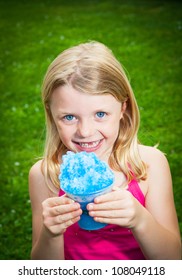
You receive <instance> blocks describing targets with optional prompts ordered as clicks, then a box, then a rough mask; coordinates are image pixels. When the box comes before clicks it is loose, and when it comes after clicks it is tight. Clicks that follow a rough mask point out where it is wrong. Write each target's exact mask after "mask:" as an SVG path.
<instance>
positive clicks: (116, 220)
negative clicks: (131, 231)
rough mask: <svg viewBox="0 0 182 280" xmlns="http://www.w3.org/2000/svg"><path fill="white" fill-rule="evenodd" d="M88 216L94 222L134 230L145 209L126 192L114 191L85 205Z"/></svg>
mask: <svg viewBox="0 0 182 280" xmlns="http://www.w3.org/2000/svg"><path fill="white" fill-rule="evenodd" d="M87 210H88V211H89V215H90V216H92V217H93V218H94V220H95V221H97V222H100V223H106V224H115V225H119V226H122V227H127V228H135V227H136V226H138V225H139V224H140V221H142V213H143V212H145V208H144V207H143V206H142V205H141V204H140V203H139V201H138V200H137V199H136V198H135V197H134V196H133V195H132V194H131V193H130V192H129V191H127V190H121V189H119V190H114V191H112V192H110V193H107V194H104V195H101V196H99V197H97V198H95V200H94V203H89V204H88V205H87Z"/></svg>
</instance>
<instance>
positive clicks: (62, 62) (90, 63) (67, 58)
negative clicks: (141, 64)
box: [42, 41, 146, 188]
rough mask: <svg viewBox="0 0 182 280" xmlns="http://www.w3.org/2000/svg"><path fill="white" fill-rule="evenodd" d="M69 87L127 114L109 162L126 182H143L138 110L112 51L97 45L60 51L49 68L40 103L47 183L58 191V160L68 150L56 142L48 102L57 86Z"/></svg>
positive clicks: (125, 77) (96, 43)
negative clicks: (110, 99)
mask: <svg viewBox="0 0 182 280" xmlns="http://www.w3.org/2000/svg"><path fill="white" fill-rule="evenodd" d="M66 84H71V86H72V87H73V88H74V89H76V90H78V91H80V92H82V93H85V94H91V95H102V94H111V95H112V96H114V97H115V98H116V99H117V100H118V101H119V102H121V104H123V103H124V102H125V103H126V105H127V107H126V111H125V113H124V115H123V118H122V119H121V121H120V129H119V134H118V137H117V139H116V142H115V144H114V147H113V150H112V153H111V155H110V158H109V165H110V167H111V168H113V170H116V171H122V172H123V173H124V174H125V175H126V177H127V179H128V181H130V180H131V179H132V177H133V174H135V177H136V179H137V180H140V179H143V180H144V179H146V165H145V164H144V163H143V162H142V160H141V158H140V156H139V152H138V139H137V133H138V128H139V122H140V117H139V110H138V106H137V103H136V100H135V96H134V94H133V91H132V88H131V85H130V83H129V81H128V78H127V76H126V74H125V71H124V69H123V67H122V66H121V64H120V63H119V61H118V60H117V59H116V58H115V56H114V55H113V53H112V51H111V50H110V49H108V48H107V47H106V46H105V45H104V44H102V43H99V42H95V41H94V42H88V43H83V44H80V45H77V46H74V47H71V48H69V49H67V50H65V51H63V52H62V53H61V54H60V55H58V56H57V58H55V60H54V61H53V62H52V63H51V64H50V66H49V67H48V70H47V73H46V75H45V77H44V81H43V86H42V99H43V103H44V107H45V116H46V125H47V127H46V132H47V134H46V142H45V150H44V161H43V172H44V176H45V180H46V182H51V183H52V184H53V185H54V186H55V187H57V188H59V181H58V174H59V165H60V161H59V159H60V158H61V156H62V155H63V154H64V153H66V151H67V148H66V147H65V146H64V144H63V143H62V141H61V139H60V138H59V135H58V132H57V128H56V125H55V123H54V120H53V117H52V114H51V110H50V100H51V96H52V93H53V91H54V90H55V89H56V88H57V87H60V86H63V85H66Z"/></svg>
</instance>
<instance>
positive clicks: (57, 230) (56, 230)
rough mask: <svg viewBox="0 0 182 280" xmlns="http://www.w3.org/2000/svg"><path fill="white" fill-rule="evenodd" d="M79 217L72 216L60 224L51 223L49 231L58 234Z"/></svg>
mask: <svg viewBox="0 0 182 280" xmlns="http://www.w3.org/2000/svg"><path fill="white" fill-rule="evenodd" d="M79 219H80V217H79V216H78V217H76V218H73V219H71V220H69V221H66V222H65V223H62V224H57V225H53V226H51V227H50V229H49V230H50V231H51V232H52V233H53V234H54V235H59V234H60V233H64V232H65V231H66V229H67V228H68V227H69V226H71V225H73V224H74V223H76V222H78V221H79Z"/></svg>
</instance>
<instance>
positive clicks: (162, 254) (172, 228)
mask: <svg viewBox="0 0 182 280" xmlns="http://www.w3.org/2000/svg"><path fill="white" fill-rule="evenodd" d="M148 157H149V173H148V184H149V186H148V192H147V195H146V210H143V211H142V214H141V217H142V218H141V219H140V222H139V223H138V224H137V225H136V226H135V227H134V228H133V233H134V235H135V237H136V239H137V240H138V242H139V243H140V246H141V248H142V250H143V252H144V254H145V255H146V256H147V258H149V259H181V240H180V233H179V227H178V221H177V215H176V211H175V205H174V198H173V190H172V180H171V174H170V169H169V165H168V162H167V160H166V157H165V156H164V155H163V154H162V153H161V152H160V151H158V150H156V149H151V150H150V151H149V156H148Z"/></svg>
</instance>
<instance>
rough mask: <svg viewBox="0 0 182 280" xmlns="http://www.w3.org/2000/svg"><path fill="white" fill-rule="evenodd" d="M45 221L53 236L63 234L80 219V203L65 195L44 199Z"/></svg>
mask: <svg viewBox="0 0 182 280" xmlns="http://www.w3.org/2000/svg"><path fill="white" fill-rule="evenodd" d="M42 207H43V223H44V226H45V227H46V228H47V229H48V231H49V233H50V234H51V235H53V236H57V235H61V234H63V233H64V232H65V231H66V229H67V228H68V227H69V226H71V225H72V224H74V223H76V222H77V221H79V219H80V215H81V214H82V210H81V208H80V204H79V203H77V202H74V201H73V200H72V199H70V198H68V197H67V196H65V195H63V196H61V197H52V198H48V199H46V200H44V201H43V203H42Z"/></svg>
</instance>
